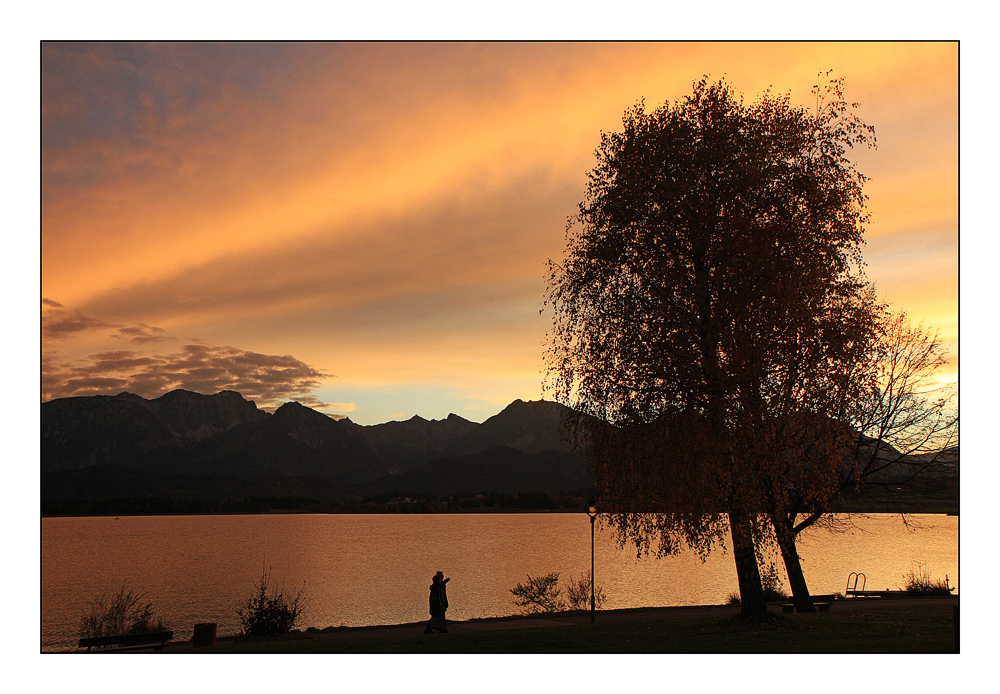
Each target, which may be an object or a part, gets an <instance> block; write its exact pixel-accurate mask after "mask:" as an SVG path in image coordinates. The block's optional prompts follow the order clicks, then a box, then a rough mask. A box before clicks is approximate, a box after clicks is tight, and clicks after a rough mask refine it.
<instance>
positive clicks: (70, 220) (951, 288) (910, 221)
mask: <svg viewBox="0 0 1000 694" xmlns="http://www.w3.org/2000/svg"><path fill="white" fill-rule="evenodd" d="M827 69H833V70H834V74H835V75H839V76H844V77H845V78H846V85H847V98H848V100H850V101H858V102H860V104H861V105H860V107H859V108H858V109H857V112H858V114H859V115H860V116H861V117H862V118H864V119H865V120H867V121H868V122H870V123H871V124H873V125H874V126H875V128H876V134H877V138H878V149H877V150H875V151H859V152H856V156H855V157H854V158H855V161H856V162H857V163H858V166H859V168H860V170H861V171H862V172H863V173H865V174H866V175H868V176H869V177H870V178H871V181H870V183H869V184H868V185H867V187H866V191H867V193H868V195H869V197H870V210H871V214H872V223H871V226H870V229H869V232H868V244H867V247H866V250H865V257H866V259H867V262H868V268H867V270H868V274H869V277H870V278H871V279H873V280H874V281H875V282H876V283H877V285H878V287H879V288H880V291H881V293H882V295H883V296H884V298H885V299H887V300H888V301H890V302H891V303H892V305H893V307H894V308H897V309H901V308H905V309H906V310H907V311H908V312H909V313H910V314H911V316H913V317H914V318H915V319H918V320H925V321H926V322H927V324H930V325H934V326H938V327H940V329H941V333H942V335H943V336H944V337H945V339H946V341H947V342H948V343H949V346H950V348H951V352H952V361H951V363H950V366H949V369H948V370H947V372H946V373H945V374H944V376H945V378H946V379H948V380H955V379H957V365H958V361H957V356H956V355H957V349H958V341H957V340H958V47H957V44H955V43H840V42H838V43H764V44H754V43H706V44H699V43H627V42H626V43H529V44H521V43H449V44H435V43H418V44H408V43H388V44H383V43H362V44H358V43H346V44H329V43H307V44H302V43H282V44H205V43H199V44H182V43H169V44H159V45H151V44H126V45H115V46H107V45H101V44H83V45H68V44H60V43H55V44H44V45H43V46H42V266H41V267H42V296H43V297H44V298H45V299H47V300H49V301H48V303H46V304H45V305H43V307H42V308H43V312H44V315H45V316H46V328H45V333H44V343H43V357H44V360H45V367H44V371H45V373H44V386H43V390H45V391H46V393H47V394H48V396H49V397H52V396H65V395H71V394H94V393H98V392H100V393H107V394H114V393H117V392H120V391H121V390H132V391H133V392H140V394H142V395H144V396H146V397H155V396H156V395H158V394H159V392H158V391H157V389H158V388H160V389H162V388H167V389H170V388H172V387H178V384H180V385H182V386H184V387H189V388H190V389H192V390H197V389H198V388H197V387H193V386H196V385H202V386H204V387H205V388H206V390H205V391H203V392H215V390H213V387H214V385H215V384H218V383H221V382H223V381H225V380H226V379H227V378H229V379H230V380H231V381H232V382H233V383H238V384H242V385H244V386H245V388H243V389H242V390H241V392H244V393H245V394H246V395H247V397H251V398H252V399H255V400H257V401H258V404H261V405H273V404H276V403H279V402H280V401H282V400H284V399H289V398H291V397H295V398H299V399H303V401H304V402H306V404H313V405H319V404H320V403H326V404H329V405H330V406H329V407H328V408H327V411H329V412H338V413H342V414H348V415H350V416H351V418H352V419H354V420H355V421H357V422H360V423H362V424H374V423H377V422H381V421H387V420H389V419H405V418H408V417H410V416H412V415H413V414H420V415H421V416H423V417H426V418H429V419H431V418H434V419H437V418H441V417H445V416H447V415H448V413H449V412H455V413H456V414H459V415H461V416H464V417H466V418H468V419H472V420H475V421H482V420H483V419H485V418H487V417H489V416H491V415H493V414H495V413H496V412H497V411H499V410H500V409H501V408H502V407H503V406H504V405H506V404H507V403H509V402H510V401H511V400H513V399H515V398H522V399H538V398H539V397H541V396H542V390H541V381H542V373H541V366H542V348H543V342H544V339H545V332H546V329H547V327H548V326H549V324H550V322H551V316H549V315H548V314H543V315H540V314H539V311H540V309H541V307H542V299H543V296H544V290H545V284H544V271H545V263H546V261H547V260H548V259H549V258H554V259H556V258H559V257H561V255H562V252H563V248H564V228H565V221H566V217H567V216H568V215H570V214H572V213H573V212H574V211H575V206H576V204H577V203H578V202H579V201H580V200H581V199H582V196H583V194H584V187H585V183H586V172H587V171H588V170H590V169H591V168H592V167H593V164H594V157H593V152H594V149H595V148H596V146H597V144H598V142H599V138H600V132H601V131H602V130H605V131H607V130H614V129H618V128H619V127H620V124H621V116H622V113H623V111H624V110H625V109H626V108H628V107H629V106H631V105H632V104H633V103H635V102H636V101H637V100H639V99H641V98H644V99H645V101H646V104H647V106H649V107H652V106H655V105H658V104H660V103H662V102H663V101H664V100H668V99H669V100H674V99H677V98H681V97H683V96H684V95H685V94H687V93H689V92H690V89H691V83H692V81H694V80H697V79H698V78H700V77H701V76H702V75H703V74H707V75H709V77H710V78H711V79H717V78H720V77H722V76H723V75H724V76H725V77H726V79H727V81H728V82H729V83H730V84H731V85H732V86H733V87H734V88H736V89H737V90H738V91H740V92H742V93H743V94H744V95H745V96H746V98H747V99H748V100H751V101H752V100H754V99H755V98H756V96H757V95H758V94H759V93H760V92H761V91H762V90H763V89H765V88H767V87H768V86H769V85H771V86H772V87H773V89H774V90H775V91H777V92H780V93H784V92H789V91H790V92H791V97H792V100H793V101H794V102H796V103H802V104H809V103H810V102H811V99H812V97H811V95H810V88H811V86H812V85H813V84H814V83H815V82H816V75H817V73H819V72H820V71H825V70H827ZM191 345H197V348H191V347H189V346H191ZM234 364H238V365H239V366H238V367H237V366H234ZM165 374H166V375H167V376H165ZM252 388H256V389H257V393H256V396H254V395H253V394H252V393H249V392H248V390H247V389H252ZM143 389H145V390H143ZM237 389H240V388H237ZM44 395H45V393H43V396H44Z"/></svg>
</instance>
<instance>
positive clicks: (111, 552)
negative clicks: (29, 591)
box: [42, 513, 958, 650]
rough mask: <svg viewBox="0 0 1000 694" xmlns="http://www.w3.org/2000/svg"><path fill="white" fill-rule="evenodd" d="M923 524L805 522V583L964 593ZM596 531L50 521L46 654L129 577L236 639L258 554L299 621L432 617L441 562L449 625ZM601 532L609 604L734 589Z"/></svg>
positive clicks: (697, 597)
mask: <svg viewBox="0 0 1000 694" xmlns="http://www.w3.org/2000/svg"><path fill="white" fill-rule="evenodd" d="M918 519H919V521H920V524H921V525H922V529H921V530H918V531H909V530H907V529H906V528H905V527H904V526H903V524H902V523H901V522H900V520H899V517H898V516H884V515H876V516H872V517H868V518H865V519H860V520H859V521H858V524H857V527H855V528H853V529H850V530H848V531H846V532H841V533H830V532H827V531H825V530H818V529H817V530H809V531H806V532H805V533H804V534H803V538H802V544H801V554H802V558H803V567H804V569H805V572H806V578H807V580H808V581H809V587H810V589H811V590H812V591H813V592H816V593H835V592H843V591H844V587H845V582H846V579H847V575H848V574H849V573H850V572H851V571H863V572H864V573H865V574H866V576H867V577H868V586H869V588H883V587H888V588H898V587H901V585H902V576H903V574H905V573H906V572H907V571H909V570H910V569H911V568H912V562H915V561H918V562H925V563H926V568H927V569H928V570H929V571H930V572H931V574H932V577H934V578H935V579H937V578H941V579H943V578H944V576H945V575H946V574H947V575H948V578H949V581H950V582H951V585H953V586H956V587H957V586H958V519H957V518H954V517H946V516H923V517H918ZM589 526H590V521H589V519H588V518H587V516H586V514H583V513H581V514H482V515H472V514H462V515H362V516H350V515H244V516H154V517H121V518H119V519H115V518H111V517H105V518H45V519H43V520H42V640H43V642H42V650H68V649H72V648H74V647H75V645H76V638H75V634H76V631H77V628H78V621H79V618H80V616H81V615H82V614H83V613H84V612H85V611H86V609H87V605H88V602H89V600H90V599H92V598H93V597H94V596H96V595H98V594H100V593H101V592H108V591H111V590H114V589H117V588H118V587H119V586H120V585H121V583H122V581H127V582H128V583H129V585H130V586H132V587H135V588H140V589H142V590H145V591H146V592H147V593H148V594H149V599H150V600H151V601H152V602H153V606H154V608H155V609H156V611H157V612H158V613H159V614H161V615H163V616H164V617H165V619H166V620H167V621H168V622H169V623H170V625H171V626H172V627H173V629H174V631H175V638H176V639H178V640H185V639H188V638H190V635H191V630H192V628H193V626H194V624H196V623H198V622H216V623H218V625H219V626H218V632H219V634H220V635H226V634H231V633H234V632H236V631H237V630H238V622H237V620H236V608H237V606H238V605H239V603H240V600H241V598H243V597H244V596H245V595H246V594H248V593H249V591H250V590H251V589H252V587H253V584H254V582H255V581H256V580H258V579H259V578H260V575H261V570H262V567H263V566H264V565H265V564H266V565H267V566H270V567H273V572H272V580H273V581H275V582H276V583H277V585H282V584H283V585H284V586H285V587H286V590H287V591H289V592H291V593H293V594H294V593H295V592H297V591H298V589H299V588H300V587H301V586H302V584H303V583H304V584H305V594H306V596H307V598H308V605H307V610H306V613H305V620H304V626H318V627H321V628H322V627H326V626H337V625H345V626H364V625H369V624H393V623H404V622H419V621H426V619H427V586H428V585H429V580H430V577H431V576H432V575H433V573H434V572H435V571H437V570H443V571H444V572H445V573H446V574H447V575H449V576H451V577H452V579H453V580H452V581H451V582H450V583H449V584H448V598H449V602H450V608H449V610H448V617H449V619H456V620H464V619H470V618H474V617H494V616H502V615H508V614H513V613H515V612H516V608H515V606H514V604H513V602H512V596H511V595H510V592H509V590H510V588H512V587H513V586H514V585H515V584H517V583H518V582H522V581H524V579H525V576H526V575H528V574H530V575H532V576H536V575H540V574H545V573H549V572H552V571H558V572H560V574H561V575H562V576H563V577H564V578H568V577H570V576H572V577H579V576H580V575H582V574H583V573H584V572H586V571H588V570H589V569H590V527H589ZM596 539H597V546H596V565H597V569H596V579H597V585H598V586H601V587H602V588H603V590H604V593H605V595H606V596H607V599H606V602H605V608H606V609H617V608H626V607H642V606H666V605H698V604H719V603H722V602H724V601H725V599H726V596H727V595H728V594H729V593H730V592H733V591H735V590H736V587H737V582H736V574H735V569H734V567H733V562H732V558H731V555H729V554H728V553H723V552H717V553H715V554H713V555H712V556H711V557H709V558H708V560H707V561H705V562H702V561H701V560H700V559H699V558H698V557H697V555H695V554H694V553H693V552H682V553H681V554H680V555H679V556H676V557H669V558H665V559H661V560H655V559H650V558H644V559H637V558H636V556H635V552H634V550H633V549H631V548H630V547H626V548H625V549H619V548H618V547H617V546H616V545H615V543H614V540H613V535H612V533H611V532H610V531H609V530H608V529H606V528H601V526H600V522H598V528H597V538H596ZM775 561H776V563H777V564H778V565H779V566H780V561H777V559H775ZM781 575H782V579H783V580H784V574H783V572H782V573H781ZM786 585H787V582H786ZM956 592H957V591H956Z"/></svg>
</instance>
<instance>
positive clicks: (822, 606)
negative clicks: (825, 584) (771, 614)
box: [781, 595, 836, 614]
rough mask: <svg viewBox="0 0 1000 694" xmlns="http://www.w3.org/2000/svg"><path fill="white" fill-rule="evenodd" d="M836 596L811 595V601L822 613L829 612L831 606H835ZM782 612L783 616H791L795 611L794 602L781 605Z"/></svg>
mask: <svg viewBox="0 0 1000 694" xmlns="http://www.w3.org/2000/svg"><path fill="white" fill-rule="evenodd" d="M835 598H836V596H835V595H810V596H809V599H810V600H812V604H813V607H815V608H816V609H817V610H819V611H820V612H829V611H830V605H832V604H833V601H834V599H835ZM781 611H782V613H783V614H791V613H792V612H794V611H795V603H794V602H785V603H782V604H781Z"/></svg>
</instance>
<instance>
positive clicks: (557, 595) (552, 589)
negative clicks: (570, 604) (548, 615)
mask: <svg viewBox="0 0 1000 694" xmlns="http://www.w3.org/2000/svg"><path fill="white" fill-rule="evenodd" d="M558 583H559V572H558V571H553V572H552V573H548V574H545V575H544V576H538V577H535V578H532V576H531V575H530V574H528V582H527V584H524V583H518V584H517V585H516V586H514V587H513V588H511V589H510V592H511V595H513V596H514V604H515V605H517V606H518V607H520V608H522V611H523V612H525V613H526V614H540V613H543V612H562V611H563V610H565V609H566V601H565V600H564V599H563V598H562V589H561V588H559V587H558V585H557V584H558Z"/></svg>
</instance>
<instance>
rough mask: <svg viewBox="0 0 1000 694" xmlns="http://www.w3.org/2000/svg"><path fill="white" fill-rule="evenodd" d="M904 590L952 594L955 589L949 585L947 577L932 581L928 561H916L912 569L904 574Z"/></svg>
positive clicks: (924, 593)
mask: <svg viewBox="0 0 1000 694" xmlns="http://www.w3.org/2000/svg"><path fill="white" fill-rule="evenodd" d="M903 590H905V591H907V592H910V593H920V594H921V595H951V592H952V591H953V590H955V589H954V588H951V587H949V586H948V579H947V577H946V578H945V580H943V581H942V580H941V579H938V580H936V581H932V580H931V573H930V571H928V570H927V562H916V561H915V562H913V565H912V566H911V567H910V570H909V571H908V572H907V573H905V574H903Z"/></svg>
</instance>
